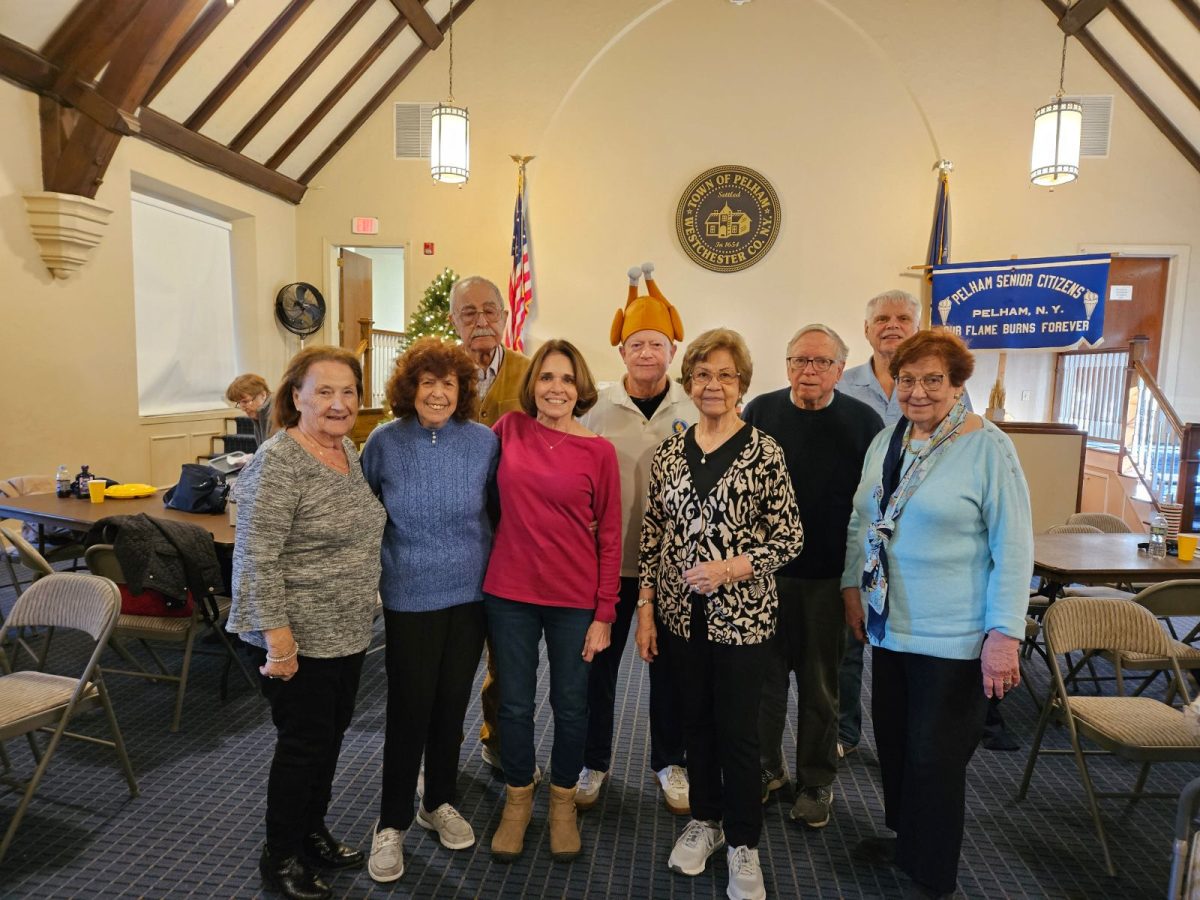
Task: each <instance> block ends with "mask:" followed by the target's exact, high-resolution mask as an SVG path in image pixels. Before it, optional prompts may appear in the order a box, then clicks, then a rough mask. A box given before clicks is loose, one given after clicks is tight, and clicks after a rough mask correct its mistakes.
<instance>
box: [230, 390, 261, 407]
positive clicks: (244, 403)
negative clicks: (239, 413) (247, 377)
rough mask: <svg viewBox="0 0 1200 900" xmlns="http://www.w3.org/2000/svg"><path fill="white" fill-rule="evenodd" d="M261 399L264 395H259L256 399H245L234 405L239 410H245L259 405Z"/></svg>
mask: <svg viewBox="0 0 1200 900" xmlns="http://www.w3.org/2000/svg"><path fill="white" fill-rule="evenodd" d="M260 397H262V394H259V395H258V396H256V397H243V398H242V399H241V400H239V401H238V402H237V403H235V404H233V405H234V406H236V407H237V408H238V409H245V408H246V407H247V406H251V405H253V404H255V403H257V402H258V400H259V398H260Z"/></svg>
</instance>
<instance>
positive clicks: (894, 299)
mask: <svg viewBox="0 0 1200 900" xmlns="http://www.w3.org/2000/svg"><path fill="white" fill-rule="evenodd" d="M889 303H904V304H907V305H908V308H909V309H910V310H911V311H912V317H913V321H914V322H919V321H921V301H920V300H918V299H917V298H916V297H914V296H913V295H912V294H910V293H909V292H908V291H899V290H897V291H884V292H883V293H882V294H876V295H875V296H874V297H872V298H871V299H870V300H868V301H867V311H866V313H865V314H864V318H866V320H867V321H868V322H870V321H871V317H872V316H873V315H875V313H876V312H877V311H878V310H879V307H881V306H884V305H886V304H889Z"/></svg>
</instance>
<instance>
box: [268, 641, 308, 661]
mask: <svg viewBox="0 0 1200 900" xmlns="http://www.w3.org/2000/svg"><path fill="white" fill-rule="evenodd" d="M299 652H300V645H299V644H297V643H296V642H295V641H292V652H291V653H289V654H287V655H286V656H272V655H271V651H270V650H268V651H267V662H269V663H282V662H287V661H288V660H289V659H293V658H294V657H295V656H296V654H297V653H299Z"/></svg>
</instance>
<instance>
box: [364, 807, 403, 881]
mask: <svg viewBox="0 0 1200 900" xmlns="http://www.w3.org/2000/svg"><path fill="white" fill-rule="evenodd" d="M367 872H368V874H370V876H371V877H372V878H373V879H375V880H376V881H378V882H380V883H381V884H386V883H387V882H389V881H395V880H396V879H398V878H399V877H400V876H401V875H403V874H404V832H403V831H400V830H399V829H397V828H384V829H383V830H382V831H380V830H379V820H378V819H376V820H375V827H374V828H372V829H371V858H370V859H368V860H367Z"/></svg>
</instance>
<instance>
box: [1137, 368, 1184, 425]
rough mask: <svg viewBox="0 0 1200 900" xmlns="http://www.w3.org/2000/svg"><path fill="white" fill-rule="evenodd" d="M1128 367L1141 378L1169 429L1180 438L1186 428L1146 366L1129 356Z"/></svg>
mask: <svg viewBox="0 0 1200 900" xmlns="http://www.w3.org/2000/svg"><path fill="white" fill-rule="evenodd" d="M1130 365H1132V366H1133V368H1134V369H1135V370H1136V371H1137V374H1138V375H1139V376H1141V379H1140V380H1141V381H1142V383H1143V384H1145V386H1146V387H1147V388H1148V389H1149V391H1150V393H1151V395H1152V396H1153V397H1154V399H1155V401H1156V402H1157V403H1158V408H1159V409H1160V410H1162V414H1163V415H1164V416H1166V418H1167V421H1168V422H1170V423H1171V429H1172V430H1173V431H1174V432H1175V433H1176V434H1178V435H1180V436H1182V435H1183V432H1184V429H1185V428H1187V426H1186V425H1185V424H1184V423H1183V420H1182V419H1180V418H1179V413H1177V412H1175V408H1174V407H1173V406H1171V401H1170V400H1168V399H1167V396H1166V394H1164V393H1163V392H1162V388H1160V387H1159V386H1158V382H1157V381H1155V380H1154V376H1153V375H1151V374H1150V370H1149V369H1147V368H1146V364H1145V363H1143V362H1142V361H1141V360H1140V359H1134V358H1133V357H1132V356H1130Z"/></svg>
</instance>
